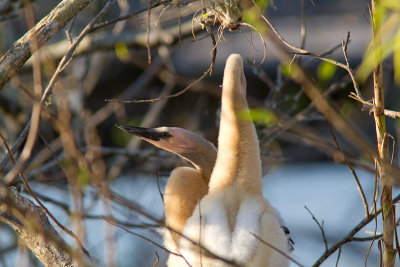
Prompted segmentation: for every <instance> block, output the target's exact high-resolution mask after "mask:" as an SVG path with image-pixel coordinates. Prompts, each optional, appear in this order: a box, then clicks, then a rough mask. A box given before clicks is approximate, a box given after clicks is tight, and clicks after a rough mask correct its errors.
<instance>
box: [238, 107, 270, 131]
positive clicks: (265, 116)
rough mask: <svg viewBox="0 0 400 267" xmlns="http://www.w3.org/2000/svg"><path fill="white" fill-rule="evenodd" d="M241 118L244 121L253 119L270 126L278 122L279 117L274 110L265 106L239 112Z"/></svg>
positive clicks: (255, 121) (257, 122)
mask: <svg viewBox="0 0 400 267" xmlns="http://www.w3.org/2000/svg"><path fill="white" fill-rule="evenodd" d="M239 119H241V120H244V121H253V122H254V123H256V124H259V125H263V126H269V127H272V126H276V125H277V124H278V118H277V117H276V115H275V114H274V112H273V111H271V110H269V109H263V108H259V109H250V110H249V112H247V110H244V111H242V112H239Z"/></svg>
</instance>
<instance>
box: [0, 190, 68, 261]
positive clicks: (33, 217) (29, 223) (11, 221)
mask: <svg viewBox="0 0 400 267" xmlns="http://www.w3.org/2000/svg"><path fill="white" fill-rule="evenodd" d="M0 222H3V223H6V224H8V225H10V226H11V227H13V228H14V230H15V231H16V232H17V234H18V237H19V238H20V239H21V240H22V241H23V243H24V244H25V245H26V246H27V247H28V248H29V249H30V250H31V251H32V252H33V254H35V255H36V257H37V258H38V259H39V260H40V261H41V262H42V263H43V264H44V265H45V266H74V265H73V261H72V257H71V254H70V252H71V251H72V250H71V248H70V247H69V246H68V245H67V244H66V243H65V241H64V240H63V239H62V238H61V237H60V236H59V234H58V233H57V232H56V231H55V230H54V228H53V226H52V225H51V224H50V222H49V220H48V219H47V216H46V213H45V212H44V211H43V210H42V209H41V208H39V207H38V206H36V205H35V204H33V202H32V201H30V200H29V199H27V198H25V197H23V196H22V195H21V194H19V193H18V192H17V191H15V190H12V189H8V188H6V187H3V188H1V189H0Z"/></svg>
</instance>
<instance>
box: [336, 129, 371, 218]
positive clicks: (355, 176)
mask: <svg viewBox="0 0 400 267" xmlns="http://www.w3.org/2000/svg"><path fill="white" fill-rule="evenodd" d="M328 126H329V131H330V132H331V135H332V139H333V142H334V143H335V146H336V148H337V149H338V150H339V151H340V152H342V150H341V149H340V147H339V143H338V141H337V140H336V136H335V133H334V132H333V128H332V125H331V124H330V123H328ZM343 161H344V164H346V166H347V168H349V170H350V171H351V173H352V174H353V177H354V179H355V180H356V183H357V189H358V192H359V193H360V196H361V200H362V202H363V205H364V211H365V216H366V217H367V216H368V215H369V210H368V201H367V198H366V197H365V193H364V190H363V188H362V186H361V183H360V179H358V176H357V173H356V171H355V170H354V168H353V166H351V164H350V162H348V161H347V160H346V158H345V157H344V158H343Z"/></svg>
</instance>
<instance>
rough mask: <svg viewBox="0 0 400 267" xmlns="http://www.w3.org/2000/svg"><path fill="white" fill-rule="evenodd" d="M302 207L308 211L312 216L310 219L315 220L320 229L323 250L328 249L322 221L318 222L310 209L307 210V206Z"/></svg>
mask: <svg viewBox="0 0 400 267" xmlns="http://www.w3.org/2000/svg"><path fill="white" fill-rule="evenodd" d="M304 208H305V209H306V210H307V211H308V213H310V215H311V216H312V219H313V220H314V221H315V223H316V224H317V225H318V228H319V229H320V230H321V234H322V240H323V241H324V245H325V252H326V251H328V241H327V239H326V235H325V230H324V221H322V223H321V224H320V223H319V221H318V220H317V218H316V217H315V216H314V214H313V213H312V212H311V210H309V208H308V207H307V206H304Z"/></svg>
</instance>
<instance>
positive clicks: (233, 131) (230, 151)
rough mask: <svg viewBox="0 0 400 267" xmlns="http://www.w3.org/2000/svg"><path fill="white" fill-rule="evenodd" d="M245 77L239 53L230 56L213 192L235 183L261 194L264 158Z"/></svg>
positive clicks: (226, 70) (224, 84) (227, 65)
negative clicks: (249, 105) (247, 98)
mask: <svg viewBox="0 0 400 267" xmlns="http://www.w3.org/2000/svg"><path fill="white" fill-rule="evenodd" d="M245 91H246V80H245V77H244V73H243V63H242V59H241V57H240V56H239V55H232V56H230V57H229V58H228V60H227V63H226V66H225V71H224V80H223V86H222V107H221V118H220V120H221V121H220V129H219V136H218V154H217V161H216V164H215V167H214V171H213V173H212V176H211V181H210V191H219V190H222V189H224V188H226V187H228V186H235V187H237V188H240V189H243V190H245V191H248V192H251V193H260V194H261V188H262V187H261V161H260V152H259V144H258V138H257V134H256V131H255V127H254V124H253V122H252V121H249V120H243V119H241V118H249V116H246V114H247V115H248V113H249V108H248V104H247V100H246V95H245V94H246V92H245Z"/></svg>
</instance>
